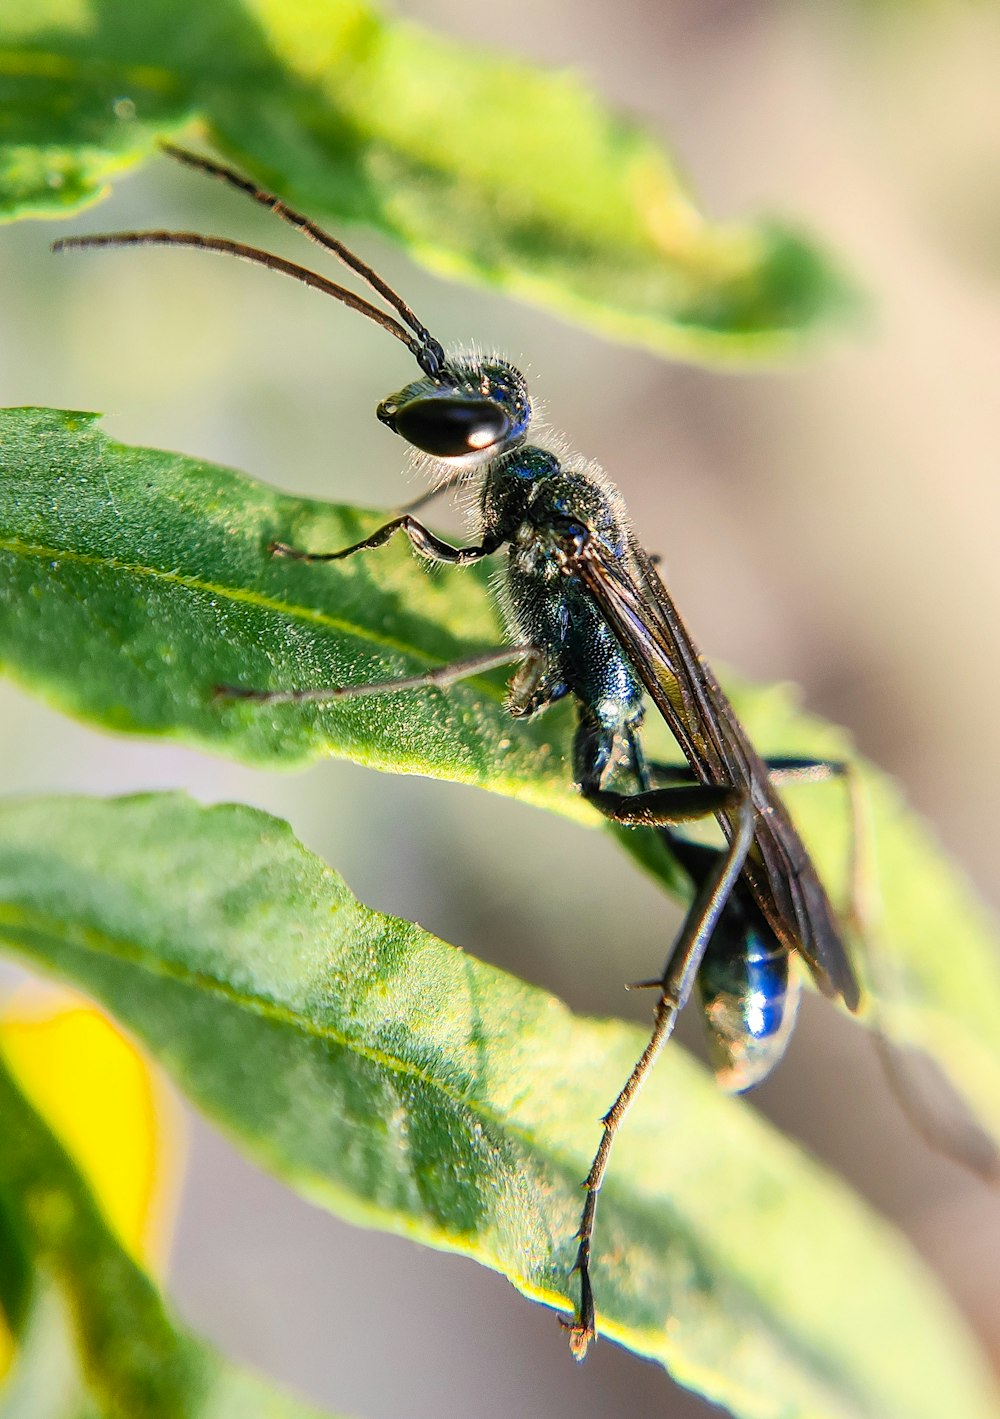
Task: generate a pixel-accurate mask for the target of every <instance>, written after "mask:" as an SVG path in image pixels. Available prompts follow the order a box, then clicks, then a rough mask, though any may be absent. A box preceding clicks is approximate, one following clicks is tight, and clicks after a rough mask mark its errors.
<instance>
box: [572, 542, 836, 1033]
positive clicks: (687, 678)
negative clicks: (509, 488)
mask: <svg viewBox="0 0 1000 1419" xmlns="http://www.w3.org/2000/svg"><path fill="white" fill-rule="evenodd" d="M566 570H567V573H568V574H570V575H573V576H576V577H578V578H579V580H580V581H581V582H582V584H583V585H584V586H585V587H586V589H587V591H588V592H589V593H590V595H591V596H592V597H593V599H594V601H595V603H596V605H597V606H598V607H599V608H600V611H601V614H602V616H603V617H604V618H605V620H606V621H607V623H608V625H609V626H610V628H611V630H612V631H613V632H614V634H615V635H616V636H617V638H618V640H619V641H620V643H621V645H622V647H623V649H624V650H625V653H626V654H627V656H628V658H629V660H630V661H631V663H632V665H633V668H634V669H635V672H636V674H637V675H638V677H639V679H640V680H641V681H642V683H643V685H644V686H645V688H646V690H647V692H648V694H649V697H650V699H651V700H652V701H653V703H654V704H655V705H656V708H657V709H658V710H659V712H660V714H661V715H662V716H663V718H664V720H665V721H666V723H667V725H668V726H669V728H670V731H671V733H672V734H673V735H674V737H675V738H676V740H677V742H678V744H679V745H680V747H681V749H682V751H683V753H684V755H685V757H686V758H687V760H688V762H689V763H690V765H691V767H692V769H693V770H694V773H695V775H696V777H697V778H698V779H699V780H700V781H701V782H702V783H705V784H713V785H716V786H735V787H737V788H742V789H744V790H745V791H746V793H747V794H748V796H749V798H750V802H751V804H752V807H753V811H754V848H753V850H752V852H751V854H750V856H749V858H748V859H747V863H746V866H745V868H744V874H743V875H744V877H745V878H746V880H747V882H748V883H749V885H750V888H751V890H752V891H753V894H754V896H755V898H756V899H757V901H758V903H759V905H760V908H761V910H762V911H763V913H764V915H765V917H766V918H767V920H768V922H769V923H770V925H771V927H772V929H773V930H774V931H775V933H776V934H777V936H778V938H779V940H781V941H782V942H783V943H784V944H785V945H786V946H788V947H789V948H791V949H793V950H797V951H798V952H799V953H800V954H801V955H802V957H803V959H804V960H805V961H806V963H807V964H808V966H809V968H810V970H811V971H812V974H813V976H814V977H815V979H816V982H817V984H818V985H819V987H820V989H821V990H822V991H823V992H824V993H825V994H827V995H841V996H842V997H843V999H844V1001H845V1003H846V1004H847V1006H848V1007H849V1008H850V1009H852V1010H854V1009H856V1008H857V1006H858V1003H859V1001H860V990H859V988H858V982H857V978H856V977H855V974H854V971H853V969H852V967H851V963H850V960H849V959H848V955H847V951H846V949H845V946H844V942H843V939H842V937H841V933H840V930H839V928H838V926H837V922H836V917H835V915H834V911H833V908H832V906H831V904H830V901H829V898H828V897H827V895H826V892H825V890H824V888H823V885H822V883H821V882H820V880H819V877H818V876H817V873H816V869H815V867H814V866H813V863H812V860H811V859H810V857H809V855H808V853H807V852H806V849H805V846H804V844H803V842H802V840H801V838H800V837H799V835H798V832H797V831H796V829H795V827H794V825H793V823H792V821H791V819H790V817H789V816H788V813H787V810H786V809H785V806H784V804H783V803H782V801H781V799H780V798H779V797H778V794H777V792H776V791H775V789H774V786H773V785H772V783H771V781H770V776H769V774H768V770H767V766H766V764H765V763H764V762H763V760H762V759H761V758H760V756H759V755H758V754H757V752H756V751H755V750H754V748H753V746H752V745H751V743H750V741H749V739H748V738H747V735H746V732H745V730H744V729H743V726H742V725H741V724H740V722H739V720H738V719H737V717H736V712H735V710H734V709H733V707H732V705H731V704H730V703H729V700H728V699H727V698H726V696H725V694H724V693H723V691H722V689H721V687H720V685H719V683H718V681H717V680H716V678H715V676H714V674H713V673H712V670H711V667H710V666H709V665H708V664H707V662H706V661H705V659H704V658H703V656H702V655H701V653H700V652H699V650H698V648H697V646H696V645H695V643H694V641H693V640H692V639H691V636H690V635H689V633H688V631H687V628H686V627H685V625H684V623H683V621H682V620H681V618H680V616H679V614H678V612H677V608H676V607H675V605H674V603H673V601H672V599H671V597H670V594H669V592H668V591H667V589H666V587H665V586H664V585H663V582H662V581H661V580H660V577H659V576H658V575H657V572H656V569H655V567H654V566H653V564H652V562H651V561H650V559H649V557H648V556H647V554H646V553H645V552H644V551H643V550H642V548H641V547H639V546H638V545H637V544H634V543H633V545H632V546H631V547H630V556H629V559H628V562H627V563H626V562H625V561H624V559H621V558H616V557H614V556H613V555H612V553H611V552H610V551H607V550H606V549H604V548H603V547H602V545H601V544H600V542H599V541H597V540H596V539H590V540H588V541H587V542H585V543H584V544H583V545H582V546H578V547H577V548H576V550H575V551H574V552H573V553H571V554H569V556H568V558H567V563H566ZM719 820H720V822H721V823H722V826H723V828H724V830H725V832H726V834H727V836H728V835H730V834H731V833H732V831H733V827H734V815H733V812H732V810H730V812H729V813H722V814H720V815H719Z"/></svg>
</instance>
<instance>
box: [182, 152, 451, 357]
mask: <svg viewBox="0 0 1000 1419" xmlns="http://www.w3.org/2000/svg"><path fill="white" fill-rule="evenodd" d="M160 147H161V149H162V150H163V152H164V153H166V154H167V156H168V157H171V158H174V159H175V160H176V161H177V162H179V163H183V164H184V166H185V167H189V168H193V169H194V170H195V171H196V172H203V173H206V174H207V175H208V176H209V177H214V178H218V179H219V181H220V182H225V183H227V184H228V185H229V186H230V187H234V188H236V190H237V191H238V192H243V193H245V194H246V195H247V197H249V198H250V199H251V200H252V201H253V202H257V203H259V204H260V206H262V207H266V208H267V209H268V211H271V212H273V213H274V214H275V216H276V217H280V218H281V220H282V221H283V222H287V223H288V225H289V226H292V227H295V229H296V230H297V231H300V232H302V234H303V236H306V237H308V238H309V240H310V241H314V242H316V244H317V245H318V246H321V247H323V249H324V250H325V251H331V252H332V253H333V254H334V256H336V257H337V259H338V260H339V261H342V262H343V263H344V265H345V266H348V267H349V268H350V269H351V270H352V271H353V272H354V273H355V274H356V275H358V276H360V277H361V279H362V281H364V282H365V283H366V284H367V285H368V286H370V287H371V289H372V290H373V291H375V293H376V294H377V295H380V296H381V297H382V299H383V300H384V301H386V302H387V303H388V304H389V305H391V306H392V308H393V310H395V311H396V312H397V314H398V315H399V316H400V318H401V319H402V321H403V322H404V324H406V325H408V326H409V328H410V329H411V330H412V331H413V333H414V335H415V336H416V337H417V340H418V342H419V344H420V349H421V352H420V353H418V352H417V351H416V350H415V351H414V353H415V354H416V356H417V360H418V362H419V364H420V367H421V369H422V370H423V371H424V373H425V374H428V375H430V376H431V377H432V378H433V377H434V376H436V375H437V374H438V373H439V372H440V369H441V366H442V365H443V364H444V351H443V350H442V348H441V345H440V344H439V342H438V341H437V340H435V339H434V337H433V336H432V335H431V333H430V331H429V330H428V329H427V327H426V326H425V325H424V324H423V322H422V321H420V320H418V319H417V317H416V316H415V315H414V313H413V311H412V310H411V309H410V307H409V306H408V305H407V304H406V302H405V301H404V300H403V298H402V296H400V295H399V294H398V292H396V291H394V290H393V288H392V287H391V286H390V285H389V283H388V282H387V281H384V280H383V279H382V277H381V276H380V275H379V274H378V272H377V271H375V270H374V269H373V268H372V267H371V266H369V265H368V263H367V262H366V261H362V259H361V257H360V256H358V255H356V253H355V252H353V251H352V250H351V249H350V247H349V246H345V245H344V243H343V242H342V241H339V240H338V239H337V237H335V236H331V234H330V233H329V232H327V231H324V229H323V228H322V227H321V226H319V225H318V224H317V223H316V222H314V221H312V219H311V218H310V217H307V216H305V215H304V213H302V212H298V211H296V209H295V208H294V207H290V206H289V205H288V203H287V202H285V201H284V200H283V199H282V198H280V197H278V196H277V195H276V194H275V193H273V192H269V191H268V190H267V189H266V188H263V187H258V186H257V184H256V183H255V182H253V181H252V180H251V179H250V178H248V177H245V176H244V175H243V173H241V172H239V171H238V170H237V169H236V168H232V167H230V166H229V165H228V164H227V163H220V162H216V161H215V159H214V158H206V157H203V156H202V155H201V154H200V153H192V152H190V151H189V150H188V149H187V148H179V147H177V146H176V144H174V143H161V144H160Z"/></svg>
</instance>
